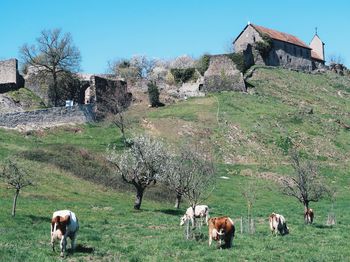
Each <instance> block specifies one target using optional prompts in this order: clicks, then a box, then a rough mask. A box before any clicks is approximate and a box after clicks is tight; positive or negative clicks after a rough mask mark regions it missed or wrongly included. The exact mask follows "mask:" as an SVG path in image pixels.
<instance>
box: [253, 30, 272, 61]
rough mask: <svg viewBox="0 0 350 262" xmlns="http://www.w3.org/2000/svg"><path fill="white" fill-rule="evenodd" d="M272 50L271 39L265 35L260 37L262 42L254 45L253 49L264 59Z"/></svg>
mask: <svg viewBox="0 0 350 262" xmlns="http://www.w3.org/2000/svg"><path fill="white" fill-rule="evenodd" d="M271 48H272V39H271V37H269V36H268V35H266V34H263V35H262V41H258V42H256V43H255V49H256V50H258V52H259V53H260V55H261V56H262V57H263V58H265V57H266V56H267V55H268V53H269V52H270V50H271Z"/></svg>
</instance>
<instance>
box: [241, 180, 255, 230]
mask: <svg viewBox="0 0 350 262" xmlns="http://www.w3.org/2000/svg"><path fill="white" fill-rule="evenodd" d="M257 189H258V188H257V184H256V182H255V181H252V182H250V183H249V184H248V186H247V187H246V188H245V190H244V191H243V193H242V195H243V197H244V198H245V200H246V202H247V216H248V217H247V222H248V232H249V233H251V234H253V233H254V232H255V226H254V220H253V206H254V204H255V201H256V192H257ZM241 231H242V230H241Z"/></svg>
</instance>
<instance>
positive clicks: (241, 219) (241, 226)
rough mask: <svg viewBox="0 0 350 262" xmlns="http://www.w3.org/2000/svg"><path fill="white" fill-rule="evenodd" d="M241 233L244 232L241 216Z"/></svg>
mask: <svg viewBox="0 0 350 262" xmlns="http://www.w3.org/2000/svg"><path fill="white" fill-rule="evenodd" d="M241 234H243V217H241Z"/></svg>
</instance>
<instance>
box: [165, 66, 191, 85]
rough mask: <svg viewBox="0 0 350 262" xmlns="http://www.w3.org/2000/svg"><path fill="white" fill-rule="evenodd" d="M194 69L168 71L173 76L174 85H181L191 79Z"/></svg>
mask: <svg viewBox="0 0 350 262" xmlns="http://www.w3.org/2000/svg"><path fill="white" fill-rule="evenodd" d="M195 71H196V69H195V68H193V67H190V68H184V69H183V68H172V69H170V72H171V74H172V75H173V76H174V79H175V83H177V84H181V83H186V82H188V81H189V80H191V79H193V77H194V75H195V74H194V73H195Z"/></svg>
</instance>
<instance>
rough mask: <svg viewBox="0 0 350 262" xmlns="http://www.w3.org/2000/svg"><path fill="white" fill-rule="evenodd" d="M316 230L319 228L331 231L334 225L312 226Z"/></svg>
mask: <svg viewBox="0 0 350 262" xmlns="http://www.w3.org/2000/svg"><path fill="white" fill-rule="evenodd" d="M313 226H314V227H316V228H320V229H332V228H333V227H334V225H329V226H328V225H323V224H314V225H313Z"/></svg>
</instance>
